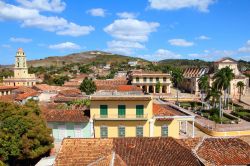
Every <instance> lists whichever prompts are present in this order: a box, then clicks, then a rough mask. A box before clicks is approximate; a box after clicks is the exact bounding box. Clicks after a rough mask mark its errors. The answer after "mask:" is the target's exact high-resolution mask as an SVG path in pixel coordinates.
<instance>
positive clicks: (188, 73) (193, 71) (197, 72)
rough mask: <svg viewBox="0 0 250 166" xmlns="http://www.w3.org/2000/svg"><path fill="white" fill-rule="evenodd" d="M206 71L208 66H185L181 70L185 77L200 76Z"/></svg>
mask: <svg viewBox="0 0 250 166" xmlns="http://www.w3.org/2000/svg"><path fill="white" fill-rule="evenodd" d="M207 72H208V68H187V69H185V70H184V72H183V76H184V77H186V78H190V77H200V76H202V75H203V74H205V73H207Z"/></svg>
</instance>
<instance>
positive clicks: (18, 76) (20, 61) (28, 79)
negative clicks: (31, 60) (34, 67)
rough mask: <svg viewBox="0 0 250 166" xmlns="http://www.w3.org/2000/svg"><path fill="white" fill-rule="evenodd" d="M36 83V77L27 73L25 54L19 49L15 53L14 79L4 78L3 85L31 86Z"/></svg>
mask: <svg viewBox="0 0 250 166" xmlns="http://www.w3.org/2000/svg"><path fill="white" fill-rule="evenodd" d="M36 82H38V79H37V78H36V76H35V75H34V74H29V73H28V67H27V61H26V56H25V53H24V51H23V49H22V48H19V49H18V50H17V53H16V61H15V67H14V77H8V78H4V79H3V83H4V85H6V86H33V85H36Z"/></svg>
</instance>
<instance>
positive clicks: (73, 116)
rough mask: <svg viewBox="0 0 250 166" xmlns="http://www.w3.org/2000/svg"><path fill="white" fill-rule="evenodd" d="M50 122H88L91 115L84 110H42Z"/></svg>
mask: <svg viewBox="0 0 250 166" xmlns="http://www.w3.org/2000/svg"><path fill="white" fill-rule="evenodd" d="M42 112H43V114H44V116H45V119H46V120H47V121H48V122H88V121H89V117H87V116H85V115H84V111H82V110H54V109H44V110H42Z"/></svg>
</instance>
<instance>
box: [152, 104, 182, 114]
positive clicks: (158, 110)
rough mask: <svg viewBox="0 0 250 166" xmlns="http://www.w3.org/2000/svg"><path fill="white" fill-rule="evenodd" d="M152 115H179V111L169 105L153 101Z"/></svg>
mask: <svg viewBox="0 0 250 166" xmlns="http://www.w3.org/2000/svg"><path fill="white" fill-rule="evenodd" d="M153 114H154V116H181V115H184V114H182V113H181V112H179V111H177V110H175V109H173V108H171V107H169V106H168V105H163V104H156V103H153Z"/></svg>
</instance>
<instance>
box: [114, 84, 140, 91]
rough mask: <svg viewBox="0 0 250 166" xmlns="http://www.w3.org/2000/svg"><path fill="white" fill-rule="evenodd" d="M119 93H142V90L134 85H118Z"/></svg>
mask: <svg viewBox="0 0 250 166" xmlns="http://www.w3.org/2000/svg"><path fill="white" fill-rule="evenodd" d="M117 91H121V92H122V91H142V89H141V88H140V87H137V86H134V85H118V86H117Z"/></svg>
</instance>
